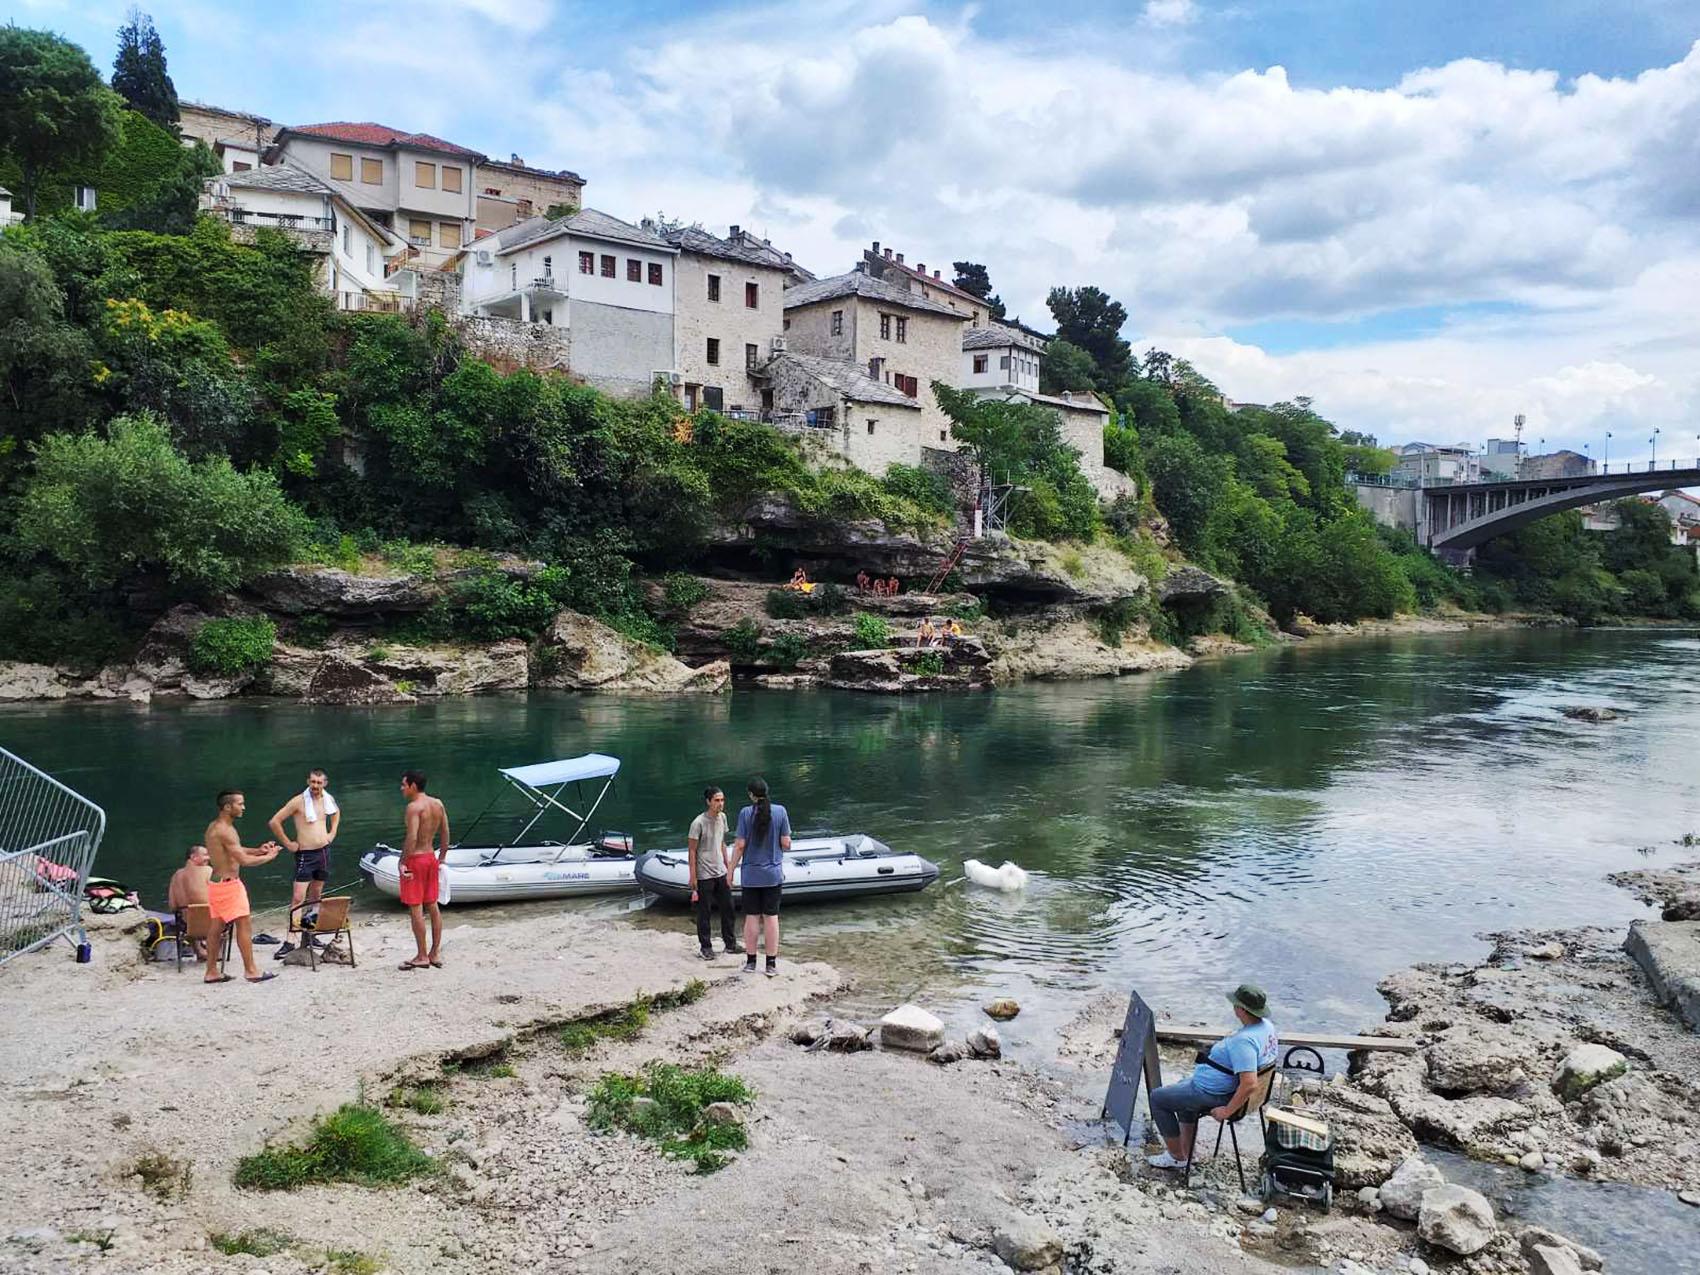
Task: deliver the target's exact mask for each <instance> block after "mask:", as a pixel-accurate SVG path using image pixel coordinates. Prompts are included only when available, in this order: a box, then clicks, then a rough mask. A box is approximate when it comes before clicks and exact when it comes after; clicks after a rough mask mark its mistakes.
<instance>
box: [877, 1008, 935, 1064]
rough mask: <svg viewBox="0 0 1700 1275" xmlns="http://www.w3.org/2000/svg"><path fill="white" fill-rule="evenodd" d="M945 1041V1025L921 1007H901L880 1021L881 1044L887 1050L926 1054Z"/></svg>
mask: <svg viewBox="0 0 1700 1275" xmlns="http://www.w3.org/2000/svg"><path fill="white" fill-rule="evenodd" d="M943 1041H944V1024H943V1023H941V1022H940V1021H939V1020H938V1019H937V1018H935V1017H934V1016H933V1015H932V1014H929V1013H928V1012H927V1011H926V1010H924V1009H922V1008H921V1007H920V1006H919V1005H899V1006H898V1007H897V1008H896V1009H894V1010H892V1011H891V1013H889V1014H887V1015H886V1016H885V1017H884V1018H882V1019H880V1044H881V1045H882V1046H884V1047H885V1048H886V1049H912V1050H915V1051H916V1052H917V1053H923V1054H924V1053H926V1052H927V1051H928V1050H930V1049H932V1048H933V1047H934V1046H936V1045H939V1044H942V1043H943Z"/></svg>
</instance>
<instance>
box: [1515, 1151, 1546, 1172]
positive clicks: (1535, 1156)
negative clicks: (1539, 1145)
mask: <svg viewBox="0 0 1700 1275" xmlns="http://www.w3.org/2000/svg"><path fill="white" fill-rule="evenodd" d="M1546 1162H1547V1160H1546V1157H1545V1156H1544V1155H1542V1154H1541V1153H1540V1152H1539V1151H1525V1152H1524V1153H1523V1154H1522V1155H1520V1156H1518V1157H1517V1165H1518V1167H1519V1168H1521V1169H1522V1170H1523V1171H1524V1172H1525V1173H1539V1172H1540V1171H1541V1169H1542V1168H1544V1167H1545V1165H1546Z"/></svg>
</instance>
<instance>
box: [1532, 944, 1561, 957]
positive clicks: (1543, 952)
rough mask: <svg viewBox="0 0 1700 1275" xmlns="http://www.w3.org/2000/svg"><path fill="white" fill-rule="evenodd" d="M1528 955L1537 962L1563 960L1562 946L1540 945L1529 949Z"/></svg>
mask: <svg viewBox="0 0 1700 1275" xmlns="http://www.w3.org/2000/svg"><path fill="white" fill-rule="evenodd" d="M1528 955H1529V957H1530V958H1531V959H1533V960H1537V961H1562V960H1563V959H1564V944H1562V943H1542V944H1541V945H1540V946H1539V947H1532V948H1530V949H1529V951H1528Z"/></svg>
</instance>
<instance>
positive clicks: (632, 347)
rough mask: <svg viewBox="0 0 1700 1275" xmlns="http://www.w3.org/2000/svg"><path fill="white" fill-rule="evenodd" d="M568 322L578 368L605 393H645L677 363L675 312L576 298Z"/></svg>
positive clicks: (574, 366)
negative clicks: (675, 355)
mask: <svg viewBox="0 0 1700 1275" xmlns="http://www.w3.org/2000/svg"><path fill="white" fill-rule="evenodd" d="M569 326H570V328H571V332H572V359H573V362H572V370H573V374H574V375H575V376H578V377H579V378H581V379H582V380H584V381H585V382H586V383H588V384H590V385H594V386H595V387H596V388H597V389H599V390H602V391H603V392H605V393H608V394H613V395H617V396H619V397H621V398H642V397H644V396H645V395H647V394H648V393H649V392H650V389H651V387H652V386H653V385H654V383H655V373H656V372H665V371H668V370H670V369H671V368H672V366H673V316H672V315H671V314H665V313H660V312H657V311H653V310H628V309H625V308H623V307H621V306H613V305H601V304H598V303H597V302H594V301H573V302H572V303H571V318H570V319H569Z"/></svg>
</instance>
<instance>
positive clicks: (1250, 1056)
mask: <svg viewBox="0 0 1700 1275" xmlns="http://www.w3.org/2000/svg"><path fill="white" fill-rule="evenodd" d="M1228 1003H1229V1004H1230V1005H1232V1006H1233V1007H1234V1017H1235V1018H1237V1019H1239V1020H1240V1026H1239V1030H1237V1031H1235V1032H1232V1033H1230V1034H1229V1035H1227V1036H1224V1037H1223V1038H1222V1039H1221V1040H1219V1041H1217V1042H1216V1043H1215V1044H1214V1045H1212V1046H1210V1048H1209V1049H1207V1050H1200V1051H1199V1053H1198V1059H1197V1066H1195V1067H1194V1068H1193V1070H1192V1075H1191V1076H1190V1077H1188V1078H1187V1079H1186V1080H1178V1081H1176V1082H1175V1083H1174V1084H1172V1085H1164V1086H1163V1087H1162V1088H1161V1089H1158V1090H1155V1091H1154V1092H1153V1093H1152V1094H1151V1119H1152V1120H1153V1121H1155V1122H1156V1125H1157V1132H1158V1133H1160V1134H1162V1135H1163V1145H1164V1146H1165V1147H1166V1148H1167V1149H1166V1150H1165V1151H1164V1152H1163V1153H1162V1154H1161V1155H1154V1156H1150V1157H1148V1158H1147V1160H1146V1163H1148V1164H1149V1165H1150V1166H1151V1167H1152V1168H1154V1169H1184V1168H1186V1165H1187V1161H1188V1160H1190V1159H1191V1158H1192V1144H1193V1142H1194V1140H1195V1139H1196V1138H1197V1137H1198V1118H1199V1117H1200V1116H1206V1115H1207V1116H1209V1117H1210V1118H1211V1119H1213V1120H1220V1121H1224V1122H1226V1121H1227V1120H1229V1119H1231V1118H1232V1117H1233V1116H1234V1115H1235V1114H1236V1113H1238V1112H1239V1111H1241V1110H1243V1109H1244V1107H1245V1104H1246V1102H1247V1100H1248V1099H1250V1097H1251V1095H1252V1093H1253V1092H1254V1091H1255V1090H1256V1088H1257V1073H1258V1072H1259V1071H1260V1070H1261V1069H1263V1068H1265V1067H1271V1066H1273V1065H1274V1064H1275V1058H1276V1055H1277V1053H1278V1052H1279V1050H1280V1041H1279V1039H1278V1038H1277V1037H1276V1034H1275V1024H1274V1023H1272V1022H1270V1021H1269V1019H1268V1018H1267V1017H1266V1014H1267V1013H1268V1009H1269V1003H1268V998H1267V997H1266V996H1264V994H1263V989H1262V988H1261V987H1254V986H1252V985H1251V984H1250V983H1241V984H1240V985H1239V986H1238V987H1236V988H1235V989H1234V990H1233V991H1231V992H1229V993H1228Z"/></svg>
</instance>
